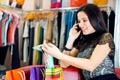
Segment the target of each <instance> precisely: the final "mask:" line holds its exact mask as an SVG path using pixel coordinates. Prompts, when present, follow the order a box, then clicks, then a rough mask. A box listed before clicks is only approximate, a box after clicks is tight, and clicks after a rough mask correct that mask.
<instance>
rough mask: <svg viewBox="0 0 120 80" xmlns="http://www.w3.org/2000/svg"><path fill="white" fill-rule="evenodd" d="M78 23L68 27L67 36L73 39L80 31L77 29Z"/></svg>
mask: <svg viewBox="0 0 120 80" xmlns="http://www.w3.org/2000/svg"><path fill="white" fill-rule="evenodd" d="M77 29H78V24H74V25H73V27H72V28H71V29H70V32H69V38H70V39H73V40H75V39H76V38H77V37H78V36H79V35H80V33H81V30H80V31H78V30H77Z"/></svg>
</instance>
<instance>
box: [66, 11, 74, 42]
mask: <svg viewBox="0 0 120 80" xmlns="http://www.w3.org/2000/svg"><path fill="white" fill-rule="evenodd" d="M65 18H66V20H65V25H66V29H65V32H66V33H65V44H66V42H67V40H68V37H69V31H70V29H71V28H72V26H73V25H74V24H75V21H76V11H74V10H70V11H68V12H67V13H66V17H65Z"/></svg>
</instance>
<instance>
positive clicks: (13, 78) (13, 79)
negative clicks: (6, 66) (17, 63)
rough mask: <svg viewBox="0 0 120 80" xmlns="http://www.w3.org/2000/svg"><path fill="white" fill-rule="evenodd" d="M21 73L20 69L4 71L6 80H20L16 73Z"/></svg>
mask: <svg viewBox="0 0 120 80" xmlns="http://www.w3.org/2000/svg"><path fill="white" fill-rule="evenodd" d="M21 71H23V70H22V68H18V69H14V70H9V71H6V80H22V78H21V76H20V75H19V73H18V72H21Z"/></svg>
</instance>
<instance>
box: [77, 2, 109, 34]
mask: <svg viewBox="0 0 120 80" xmlns="http://www.w3.org/2000/svg"><path fill="white" fill-rule="evenodd" d="M80 11H83V12H85V14H86V15H87V16H88V19H89V21H90V23H91V25H92V26H93V28H94V29H95V30H96V32H97V33H104V32H107V29H106V25H105V22H104V19H103V16H102V13H101V11H100V9H99V7H98V6H96V5H95V4H85V5H83V6H81V7H80V8H79V9H78V11H77V14H78V13H79V12H80ZM77 14H76V16H77Z"/></svg>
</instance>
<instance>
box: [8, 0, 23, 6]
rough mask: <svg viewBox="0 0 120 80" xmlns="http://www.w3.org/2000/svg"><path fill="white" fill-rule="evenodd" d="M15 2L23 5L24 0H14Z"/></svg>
mask: <svg viewBox="0 0 120 80" xmlns="http://www.w3.org/2000/svg"><path fill="white" fill-rule="evenodd" d="M9 2H13V0H9ZM16 2H17V3H18V4H20V5H23V4H24V2H25V0H16Z"/></svg>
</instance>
